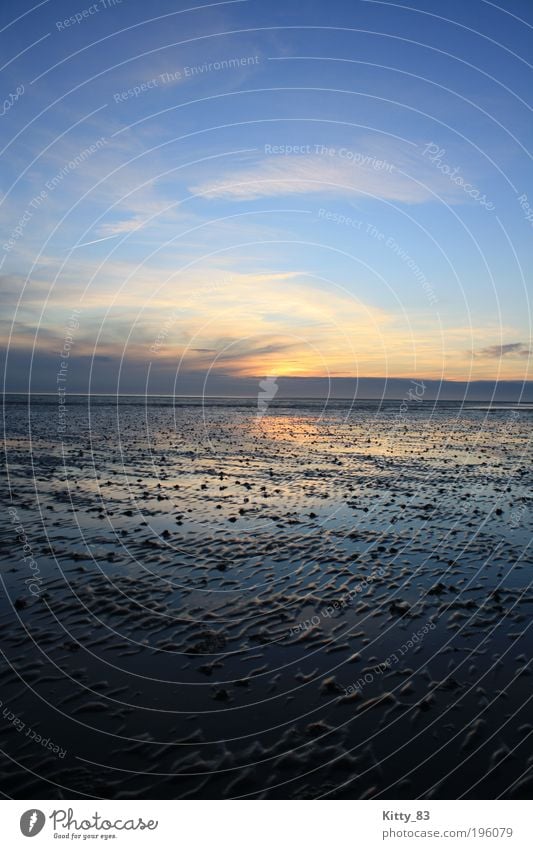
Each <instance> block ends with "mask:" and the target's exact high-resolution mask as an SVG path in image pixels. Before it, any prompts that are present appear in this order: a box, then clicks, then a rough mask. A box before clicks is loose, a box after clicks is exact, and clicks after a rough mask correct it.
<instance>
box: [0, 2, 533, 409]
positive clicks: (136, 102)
mask: <svg viewBox="0 0 533 849" xmlns="http://www.w3.org/2000/svg"><path fill="white" fill-rule="evenodd" d="M532 36H533V6H532V5H531V3H530V2H527V0H524V1H523V2H522V0H508V2H505V3H500V4H498V3H493V2H488V0H470V2H468V3H464V2H456V0H450V2H448V3H446V4H442V3H441V2H437V0H412V2H410V3H406V4H400V3H389V2H377V0H350V2H348V0H346V2H341V1H340V0H332V1H331V2H328V3H325V2H302V0H299V2H295V0H289V2H285V0H284V2H273V3H264V2H259V1H258V0H231V2H219V3H209V4H207V3H204V4H202V3H198V4H196V3H194V4H193V3H189V4H187V3H182V2H175V0H173V2H167V0H154V2H152V3H150V4H147V3H146V2H140V0H121V2H119V0H97V2H94V3H92V4H91V3H89V2H86V1H85V0H69V2H62V0H44V2H39V3H36V4H35V3H33V4H32V3H30V2H26V0H3V3H2V6H1V9H0V39H1V44H2V57H3V59H2V64H3V67H2V69H1V72H2V76H3V91H4V96H5V100H4V103H3V106H2V107H0V113H1V115H0V120H1V123H0V127H1V128H2V133H1V136H0V144H1V153H0V224H1V233H2V238H1V242H0V297H1V301H2V318H1V327H0V333H1V335H2V337H3V348H4V350H5V360H4V363H3V365H4V368H3V374H4V384H3V386H4V389H6V390H8V391H22V392H25V391H39V392H41V391H46V392H55V391H56V388H57V386H58V374H60V373H61V374H62V378H60V379H62V380H63V387H64V388H66V389H67V390H68V391H71V392H89V391H90V392H113V393H114V392H125V393H131V392H134V393H145V392H149V393H175V394H202V393H207V394H236V395H238V394H246V395H248V394H251V395H253V394H254V392H256V391H257V385H258V382H259V381H261V380H263V379H264V378H265V377H271V378H272V377H274V378H279V379H280V380H282V381H284V383H283V385H284V386H285V387H286V391H289V387H290V392H292V393H293V394H297V395H305V394H311V395H315V394H318V395H319V394H320V393H322V392H323V391H324V388H323V387H324V386H326V385H328V386H334V387H336V389H335V391H336V392H337V394H342V393H343V392H344V391H345V388H346V386H348V385H350V386H351V385H352V383H354V381H355V384H357V385H360V386H361V387H364V391H365V392H366V393H367V394H372V393H375V392H378V393H380V392H382V391H386V392H398V391H400V390H399V389H398V387H399V386H400V383H398V379H402V380H403V381H404V382H409V381H412V380H426V381H431V382H432V385H437V386H438V385H440V384H441V383H442V382H444V383H445V384H446V385H447V384H448V382H449V381H451V382H453V385H455V386H457V387H458V388H459V389H458V391H459V392H460V393H463V392H464V391H465V386H468V384H469V382H471V383H472V385H473V386H474V385H475V386H476V387H478V390H476V391H477V392H478V395H479V387H490V393H492V391H493V389H494V385H495V382H501V383H502V385H503V386H504V389H503V390H502V391H503V395H502V397H504V396H505V385H507V386H508V387H512V392H513V394H515V395H516V396H517V397H520V395H521V393H522V392H523V391H525V393H526V394H525V396H524V397H528V393H529V395H531V384H529V383H528V381H530V379H531V354H532V350H533V343H532V340H531V308H530V300H529V297H530V291H531V268H532V258H533V239H532V236H533V229H532V228H533V163H532V158H531V153H530V151H531V150H533V144H532V142H533V139H532V136H533V122H532V120H531V117H532V116H531V105H532V104H531V91H532V90H533V85H532V83H533V75H532V64H531V63H532V61H533V47H532V45H533V39H532ZM61 370H62V371H61ZM358 381H360V383H358ZM507 382H508V383H507ZM383 387H395V388H392V389H390V388H389V389H387V388H386V389H385V390H383ZM350 391H351V390H350ZM488 391H489V389H487V392H488ZM490 393H489V394H490ZM481 394H483V391H482V392H481ZM500 394H501V393H500Z"/></svg>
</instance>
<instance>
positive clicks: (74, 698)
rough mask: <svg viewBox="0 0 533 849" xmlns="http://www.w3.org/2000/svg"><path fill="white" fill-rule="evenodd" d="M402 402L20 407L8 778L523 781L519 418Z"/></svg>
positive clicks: (439, 794) (96, 792)
mask: <svg viewBox="0 0 533 849" xmlns="http://www.w3.org/2000/svg"><path fill="white" fill-rule="evenodd" d="M14 400H15V401H16V402H14ZM399 404H400V402H388V403H387V404H385V405H382V407H381V408H380V407H379V405H377V404H370V403H366V404H361V403H359V404H356V405H354V406H353V408H352V409H350V405H349V404H342V403H336V404H334V405H333V406H330V408H328V409H326V410H325V411H324V410H322V408H321V406H320V405H319V404H316V403H314V404H309V405H305V404H304V403H303V402H300V403H296V404H284V403H283V402H277V403H276V404H272V405H270V407H269V408H268V409H267V410H266V411H263V410H261V411H260V412H258V410H257V405H254V403H240V404H233V405H232V404H231V403H229V402H226V403H224V402H219V403H213V404H205V405H202V404H200V403H199V402H195V403H191V404H188V403H186V402H183V401H182V402H180V403H179V404H178V405H177V406H174V405H173V404H171V403H169V402H168V401H165V402H161V403H159V402H157V401H155V400H154V401H152V402H151V404H150V405H149V406H148V407H146V406H145V404H144V402H143V401H142V399H138V400H137V401H135V399H129V401H126V400H124V401H123V402H122V403H121V404H119V405H118V406H117V405H116V403H115V402H114V400H112V399H111V400H110V401H107V402H106V401H105V400H104V399H93V402H92V403H91V406H90V411H88V408H87V402H86V400H85V401H84V400H83V399H72V400H71V402H70V403H69V408H68V421H69V425H68V429H67V432H66V434H64V435H61V434H59V433H58V428H57V424H58V416H57V406H56V404H55V402H54V399H53V398H52V399H43V398H38V397H37V398H35V399H34V401H33V402H32V404H31V409H30V414H28V407H27V404H26V403H21V399H18V401H17V400H16V399H10V401H9V403H8V404H7V405H6V426H7V473H8V483H9V487H8V488H7V489H5V490H4V496H3V503H4V510H3V512H4V519H5V521H4V523H3V526H4V529H3V531H2V538H1V549H0V554H1V564H2V576H3V582H4V592H3V597H2V604H1V608H0V610H1V617H0V626H1V628H2V634H3V639H2V657H1V658H0V659H1V662H2V681H3V687H2V693H1V694H0V699H1V700H2V707H1V709H2V712H3V715H1V716H0V738H1V745H2V749H3V750H4V752H5V757H4V759H3V761H2V785H1V786H2V790H3V792H4V793H7V794H9V795H10V796H14V797H15V798H61V797H78V796H79V797H80V798H82V797H91V796H94V797H103V798H110V797H120V798H128V797H136V796H145V797H154V798H185V797H190V798H230V797H239V796H249V797H255V798H318V797H321V796H324V795H329V796H331V797H337V798H344V797H347V798H372V797H381V798H403V797H405V798H414V797H416V796H425V797H433V798H458V797H460V796H462V795H464V796H465V797H470V798H494V797H496V796H499V795H503V796H505V797H509V798H528V797H529V796H530V794H531V791H532V789H533V773H532V771H531V769H532V764H533V759H532V758H531V738H530V732H531V730H533V726H532V725H531V724H530V717H531V705H530V702H529V700H530V698H531V671H530V667H529V665H528V664H529V659H530V657H531V645H532V639H531V631H530V630H529V625H530V622H531V611H532V602H533V593H532V590H531V585H530V580H531V565H532V556H531V530H532V514H531V501H532V497H531V478H532V472H531V423H532V421H533V412H532V411H531V409H526V408H521V409H519V410H518V412H517V411H515V410H513V409H499V410H496V411H494V410H493V411H489V410H488V409H486V408H483V407H482V406H481V405H478V406H477V407H474V406H472V407H470V408H460V406H459V405H453V404H446V405H437V406H435V405H431V404H429V403H427V402H426V403H418V404H411V405H409V409H408V410H407V412H405V413H403V414H402V415H401V416H399V414H398V408H399ZM9 508H11V512H8V510H9ZM28 547H29V548H28ZM23 556H25V557H26V558H27V559H26V560H25V561H24V560H23V559H22V557H23ZM413 635H414V636H413ZM38 738H39V739H38ZM49 744H50V745H49ZM54 748H56V749H58V751H54ZM61 753H63V754H61Z"/></svg>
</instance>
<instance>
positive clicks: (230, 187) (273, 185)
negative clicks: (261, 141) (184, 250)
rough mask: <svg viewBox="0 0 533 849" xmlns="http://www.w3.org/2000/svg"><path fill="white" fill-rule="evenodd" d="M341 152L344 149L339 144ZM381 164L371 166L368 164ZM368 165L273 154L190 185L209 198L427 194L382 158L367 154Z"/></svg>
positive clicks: (415, 199)
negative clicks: (223, 176)
mask: <svg viewBox="0 0 533 849" xmlns="http://www.w3.org/2000/svg"><path fill="white" fill-rule="evenodd" d="M340 150H343V148H341V149H340ZM372 159H373V160H374V163H379V162H381V163H382V165H381V166H379V167H375V166H374V165H372V164H371V163H370V160H372ZM368 163H369V164H364V161H363V162H362V164H357V163H355V162H354V161H353V160H349V159H343V158H342V157H341V156H340V155H338V156H336V157H335V158H330V157H327V156H307V155H304V156H299V155H291V156H272V157H270V158H269V159H263V160H261V161H259V162H258V163H257V164H256V165H253V166H251V167H246V168H244V169H241V170H239V171H235V172H233V173H232V174H229V175H228V176H227V177H226V178H223V179H220V178H214V179H208V180H205V181H203V182H200V183H198V184H197V185H195V186H193V187H192V189H191V191H192V192H194V193H199V194H205V195H207V196H208V197H210V198H226V199H229V200H255V199H257V198H261V197H277V196H286V195H294V194H314V193H321V194H324V193H328V194H335V195H337V196H339V195H343V196H344V195H345V196H348V197H353V196H354V195H361V196H366V197H368V196H370V197H375V198H383V199H385V200H391V201H400V202H404V203H423V202H424V201H427V200H429V199H430V198H431V197H432V195H431V193H430V192H429V191H428V190H427V189H426V188H425V187H424V186H422V185H419V184H418V183H416V182H414V181H413V180H411V179H410V178H409V177H407V176H405V175H403V174H401V173H400V172H399V171H398V170H397V169H395V167H394V165H392V164H391V163H390V162H387V161H386V160H376V159H375V158H374V157H368Z"/></svg>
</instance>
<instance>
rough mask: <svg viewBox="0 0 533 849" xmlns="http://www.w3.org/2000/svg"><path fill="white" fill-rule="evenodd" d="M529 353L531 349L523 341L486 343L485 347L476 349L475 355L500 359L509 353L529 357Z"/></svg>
mask: <svg viewBox="0 0 533 849" xmlns="http://www.w3.org/2000/svg"><path fill="white" fill-rule="evenodd" d="M531 354H532V351H531V349H530V348H529V346H528V345H526V344H525V342H508V343H507V344H506V345H487V347H486V348H481V350H479V351H477V353H476V355H475V356H476V357H488V358H490V359H500V358H501V357H507V356H509V355H511V356H517V357H529V356H531Z"/></svg>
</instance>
